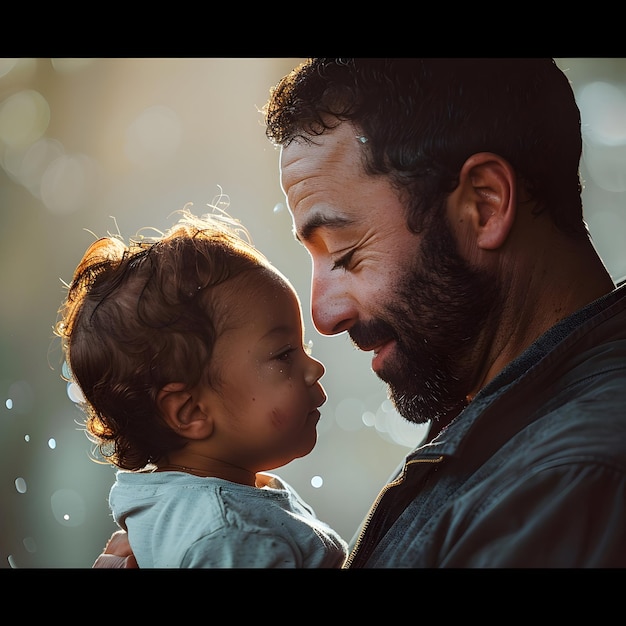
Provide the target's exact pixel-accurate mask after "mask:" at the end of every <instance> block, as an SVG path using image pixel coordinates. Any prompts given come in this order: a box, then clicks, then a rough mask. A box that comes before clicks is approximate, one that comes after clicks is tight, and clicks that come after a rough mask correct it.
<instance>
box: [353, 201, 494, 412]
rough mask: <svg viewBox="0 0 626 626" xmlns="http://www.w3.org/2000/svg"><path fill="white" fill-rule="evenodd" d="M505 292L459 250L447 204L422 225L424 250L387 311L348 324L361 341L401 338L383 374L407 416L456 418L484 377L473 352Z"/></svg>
mask: <svg viewBox="0 0 626 626" xmlns="http://www.w3.org/2000/svg"><path fill="white" fill-rule="evenodd" d="M501 293H502V292H501V290H500V288H499V283H498V280H497V277H496V276H493V275H491V274H489V273H487V272H486V271H485V270H482V269H477V268H474V267H471V266H470V265H469V264H468V263H467V262H466V261H465V260H464V259H463V258H462V257H461V256H460V255H459V254H458V252H457V250H456V243H455V241H454V238H453V236H452V234H451V232H450V230H449V227H448V224H447V222H446V221H445V218H444V217H443V211H441V213H440V216H438V217H435V218H434V219H433V220H432V221H431V222H430V224H429V226H428V227H427V228H426V229H425V230H424V231H423V237H422V245H421V249H420V250H419V252H418V254H416V255H415V257H414V260H413V262H412V263H411V265H410V267H409V269H408V275H407V276H406V278H405V279H404V280H401V281H400V283H399V284H398V285H397V286H396V288H395V294H392V295H395V297H394V299H393V301H391V302H388V303H387V304H386V305H385V306H384V309H383V313H382V317H380V318H376V319H374V320H372V321H370V322H359V323H357V324H356V325H355V326H353V327H352V328H351V329H350V331H349V334H350V337H351V339H352V341H353V342H354V343H355V345H357V346H358V345H362V346H363V345H373V344H375V343H380V342H382V341H384V340H385V339H391V338H393V339H395V341H396V344H395V346H394V351H393V354H390V355H389V356H388V358H387V360H386V362H385V365H384V367H383V368H382V369H381V370H380V371H379V372H378V376H379V377H380V378H381V379H382V380H384V381H385V382H386V383H387V384H388V387H389V398H390V399H391V400H392V401H393V403H394V406H395V408H396V410H397V411H398V413H400V415H402V416H403V417H404V418H405V419H407V420H408V421H410V422H414V423H418V424H421V423H425V422H427V421H429V420H433V421H434V420H443V419H446V418H447V419H451V418H452V417H454V415H456V414H457V413H458V412H459V411H460V410H461V409H462V407H463V406H464V405H465V403H466V400H465V399H466V396H467V395H468V394H469V393H470V391H471V390H472V387H473V385H475V384H477V383H478V382H479V381H476V380H475V378H476V376H477V375H478V368H479V367H480V363H476V362H474V361H473V360H472V351H473V350H474V349H475V348H476V346H477V342H478V341H479V339H480V334H481V333H482V332H484V331H485V329H486V326H487V325H488V324H489V323H490V322H491V323H493V319H494V316H493V314H494V313H495V312H497V311H498V310H500V308H501V304H502V296H501ZM383 318H384V319H383ZM474 358H476V357H474Z"/></svg>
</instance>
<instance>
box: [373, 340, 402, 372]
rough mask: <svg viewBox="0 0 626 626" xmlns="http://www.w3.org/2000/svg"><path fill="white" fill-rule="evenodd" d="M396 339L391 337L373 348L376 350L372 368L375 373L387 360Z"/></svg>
mask: <svg viewBox="0 0 626 626" xmlns="http://www.w3.org/2000/svg"><path fill="white" fill-rule="evenodd" d="M395 343H396V342H395V339H389V340H388V341H386V342H385V343H382V344H379V345H377V346H374V347H373V348H371V350H372V351H373V352H374V357H373V358H372V370H373V371H374V373H376V374H377V373H378V372H379V371H380V370H381V369H382V367H383V365H384V362H385V359H386V358H387V356H388V355H389V352H391V350H393V346H394V345H395Z"/></svg>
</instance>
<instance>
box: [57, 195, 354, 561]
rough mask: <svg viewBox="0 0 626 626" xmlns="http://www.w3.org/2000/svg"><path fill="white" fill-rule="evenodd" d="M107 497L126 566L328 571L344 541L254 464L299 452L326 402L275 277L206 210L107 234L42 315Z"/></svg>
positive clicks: (342, 553)
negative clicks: (165, 226) (79, 397)
mask: <svg viewBox="0 0 626 626" xmlns="http://www.w3.org/2000/svg"><path fill="white" fill-rule="evenodd" d="M55 331H56V334H57V335H58V336H60V337H61V339H62V345H63V350H64V354H65V359H66V362H67V364H68V366H69V369H70V370H71V375H72V380H73V381H75V383H76V384H77V385H78V386H79V387H80V389H81V391H82V393H83V395H84V402H83V403H82V405H81V406H82V408H83V410H84V412H85V415H86V421H85V424H86V430H87V434H88V436H89V437H90V439H92V440H93V441H94V442H95V443H96V444H97V446H98V449H99V450H100V452H101V454H102V455H103V456H104V457H105V458H106V459H107V460H108V462H110V463H111V464H113V465H114V466H116V467H117V468H118V470H117V472H116V480H115V483H114V485H113V487H112V488H111V492H110V495H109V504H110V507H111V510H112V513H113V517H114V519H115V521H116V523H117V524H118V525H119V526H120V528H121V529H123V530H125V531H127V532H128V539H129V541H130V545H131V548H132V551H133V553H134V556H135V558H136V560H137V564H138V566H139V567H140V568H148V567H158V568H187V567H195V568H198V567H207V568H244V567H245V568H295V567H306V568H331V567H332V568H334V567H341V565H342V564H343V562H344V560H345V557H346V555H347V544H346V542H345V541H344V540H343V539H342V538H341V537H340V536H339V535H338V534H337V533H336V532H335V531H334V530H333V529H331V528H330V527H329V526H328V525H327V524H325V523H323V522H321V521H320V520H318V519H317V518H316V516H315V514H314V512H313V510H312V509H311V507H310V506H309V505H308V504H307V503H306V502H304V501H303V500H302V499H301V498H300V497H299V495H298V494H297V493H296V491H294V489H293V488H292V487H291V486H290V485H289V484H287V483H286V482H285V481H284V480H282V479H281V478H279V477H278V476H276V475H273V474H271V473H268V471H270V470H272V469H275V468H278V467H280V466H283V465H285V464H287V463H289V462H290V461H292V460H293V459H296V458H299V457H303V456H305V455H307V454H308V453H309V452H311V450H312V449H313V447H314V446H315V443H316V441H317V431H316V426H317V422H318V420H319V419H320V412H319V407H320V406H321V405H322V404H323V403H324V402H325V401H326V394H325V392H324V389H323V387H322V385H321V384H320V378H321V377H322V375H323V374H324V366H323V365H322V364H321V363H320V362H319V361H317V360H316V359H314V358H312V357H311V355H310V354H309V350H308V347H307V346H306V345H305V343H304V328H303V320H302V310H301V306H300V301H299V299H298V296H297V294H296V292H295V290H294V289H293V287H292V285H291V284H290V282H289V281H288V280H287V279H286V278H285V277H284V276H283V275H282V274H281V273H280V272H279V271H278V270H276V269H275V268H274V267H273V266H272V265H271V264H270V262H269V261H268V260H267V259H266V257H265V256H264V255H262V254H261V253H260V252H259V251H258V250H257V249H256V248H255V247H254V246H253V245H252V244H251V243H250V238H249V236H248V233H247V231H246V230H245V228H244V227H243V226H242V225H241V224H240V223H239V222H238V221H237V220H234V219H233V218H231V217H230V216H228V215H227V214H225V213H223V212H218V211H217V210H216V211H214V212H213V213H211V214H207V215H205V216H202V217H198V216H195V215H193V214H192V213H191V212H190V211H189V209H188V208H187V207H186V208H185V209H183V210H182V211H181V216H180V219H179V221H178V222H177V223H176V225H175V226H173V227H172V228H171V229H170V230H169V231H168V232H167V233H165V234H163V235H162V236H159V237H156V238H145V237H139V238H138V239H137V240H136V241H131V242H130V244H129V245H128V246H127V245H125V244H124V243H123V241H122V240H121V238H119V237H117V236H109V237H105V238H102V239H99V240H97V241H96V242H94V243H93V244H92V245H91V246H90V247H89V249H88V250H87V251H86V253H85V255H84V256H83V258H82V260H81V262H80V263H79V265H78V267H77V269H76V271H75V273H74V277H73V280H72V282H71V284H70V285H69V289H68V293H67V298H66V300H65V301H64V302H63V305H62V307H61V309H60V315H59V320H58V322H57V324H56V327H55Z"/></svg>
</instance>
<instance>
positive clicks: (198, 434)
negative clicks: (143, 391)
mask: <svg viewBox="0 0 626 626" xmlns="http://www.w3.org/2000/svg"><path fill="white" fill-rule="evenodd" d="M196 394H197V388H193V389H189V388H188V387H187V385H186V384H185V383H168V384H167V385H165V386H164V387H163V388H162V389H160V390H159V392H158V393H157V398H156V403H157V408H158V409H159V413H160V414H161V416H162V417H163V419H164V420H165V422H166V423H167V425H168V426H169V427H170V428H171V429H172V430H173V431H175V432H177V433H178V434H179V435H181V436H182V437H187V438H188V439H206V438H207V437H208V436H210V435H211V433H212V432H213V420H212V419H211V416H210V415H208V413H207V412H205V410H203V408H202V407H201V406H200V404H199V403H198V401H197V398H196Z"/></svg>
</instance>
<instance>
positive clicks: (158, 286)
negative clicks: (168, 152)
mask: <svg viewBox="0 0 626 626" xmlns="http://www.w3.org/2000/svg"><path fill="white" fill-rule="evenodd" d="M188 206H189V205H188ZM188 206H186V207H185V208H184V209H182V210H181V211H180V213H181V214H182V216H181V218H180V220H179V221H178V223H177V224H176V225H175V226H173V227H172V228H171V229H170V230H169V231H167V232H166V233H160V236H158V237H150V238H146V237H143V236H139V237H137V238H136V239H135V240H131V241H130V242H129V244H128V245H126V244H125V243H124V242H123V240H122V238H121V237H120V236H118V235H109V236H107V237H103V238H101V239H98V240H97V241H95V242H94V243H93V244H92V245H91V246H90V247H89V248H88V249H87V251H86V252H85V254H84V256H83V258H82V260H81V261H80V263H79V265H78V267H77V268H76V270H75V272H74V276H73V279H72V282H71V283H70V284H69V285H68V291H67V297H66V299H65V300H64V302H63V304H62V305H61V307H60V309H59V316H58V318H57V322H56V324H55V327H54V332H55V334H56V335H57V336H58V337H60V338H61V343H62V349H63V354H64V356H65V360H66V363H67V365H68V366H69V370H70V372H71V380H72V381H74V382H75V383H76V384H77V385H78V386H79V387H80V389H81V391H82V393H83V396H84V402H82V403H81V408H82V409H83V411H84V413H85V415H86V420H85V426H86V432H87V435H88V437H89V438H90V439H91V440H92V441H93V442H94V443H95V444H96V445H97V447H98V449H99V451H100V453H101V454H102V456H103V457H105V458H106V459H107V461H108V462H110V463H111V464H113V465H116V466H118V467H120V468H122V469H127V470H139V469H143V468H145V467H146V466H148V465H150V464H154V463H157V462H158V461H159V459H160V458H162V457H163V455H165V454H166V453H167V452H168V451H170V450H173V449H177V448H181V447H183V446H184V445H185V439H184V438H183V437H181V436H180V435H178V434H177V433H175V432H174V431H173V430H172V429H171V428H170V427H168V426H167V424H166V423H165V421H164V420H162V419H161V417H160V416H159V412H158V409H157V405H156V398H157V394H158V391H159V390H160V389H161V388H162V387H163V386H164V385H166V384H167V383H170V382H174V381H176V382H184V383H186V384H187V385H188V386H189V387H193V386H194V385H196V384H197V383H199V382H200V381H204V382H206V383H207V384H210V383H211V376H212V375H214V374H215V373H216V371H217V370H216V368H214V367H211V368H210V367H209V365H210V364H211V355H212V352H213V347H214V345H215V340H216V337H217V336H218V334H219V333H221V332H222V331H223V329H224V328H225V327H226V325H227V324H228V323H229V320H230V316H231V315H232V313H233V311H232V310H230V309H228V308H225V307H224V306H221V305H223V304H224V301H225V300H226V301H227V300H228V299H227V298H225V296H226V295H227V294H228V291H225V289H226V290H228V288H229V287H228V285H226V283H228V281H230V280H231V279H232V278H235V277H236V276H239V275H241V274H242V273H245V272H250V271H255V270H258V269H260V268H267V267H269V266H270V263H269V261H267V259H266V257H265V256H264V255H263V254H262V253H261V252H259V251H258V250H257V249H256V248H255V247H254V246H253V245H252V243H251V238H250V236H249V234H248V231H247V230H246V229H245V228H244V227H243V226H242V225H241V224H240V222H238V221H237V220H235V219H233V218H231V217H230V216H229V215H228V214H226V213H225V212H224V211H221V210H218V209H217V207H213V208H214V209H215V210H216V211H219V212H214V213H212V214H207V215H204V216H202V217H197V216H195V215H193V214H192V213H191V212H190V211H189V208H188ZM233 288H234V289H235V288H236V286H235V287H233Z"/></svg>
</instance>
